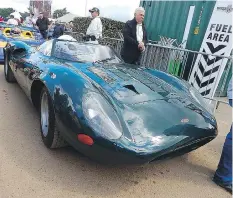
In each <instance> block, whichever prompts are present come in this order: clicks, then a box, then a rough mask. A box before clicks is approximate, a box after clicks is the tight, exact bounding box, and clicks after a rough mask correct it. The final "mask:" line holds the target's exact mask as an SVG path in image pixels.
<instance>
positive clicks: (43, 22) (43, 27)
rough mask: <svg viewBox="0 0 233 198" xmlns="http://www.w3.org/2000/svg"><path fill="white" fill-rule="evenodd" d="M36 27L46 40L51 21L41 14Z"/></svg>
mask: <svg viewBox="0 0 233 198" xmlns="http://www.w3.org/2000/svg"><path fill="white" fill-rule="evenodd" d="M36 25H37V27H38V29H39V31H40V33H41V35H42V37H43V38H44V39H47V37H48V28H49V19H48V18H46V17H45V16H44V14H43V13H42V12H40V15H39V18H38V19H37V21H36Z"/></svg>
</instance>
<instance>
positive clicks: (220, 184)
mask: <svg viewBox="0 0 233 198" xmlns="http://www.w3.org/2000/svg"><path fill="white" fill-rule="evenodd" d="M213 181H214V183H216V184H217V185H218V186H220V187H222V188H224V189H225V190H226V191H228V192H229V193H231V194H232V184H224V183H223V182H221V181H219V180H218V179H215V178H213Z"/></svg>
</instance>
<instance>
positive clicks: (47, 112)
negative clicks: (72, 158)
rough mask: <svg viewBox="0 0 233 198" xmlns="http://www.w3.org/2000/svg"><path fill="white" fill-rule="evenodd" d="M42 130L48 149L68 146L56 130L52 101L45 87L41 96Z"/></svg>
mask: <svg viewBox="0 0 233 198" xmlns="http://www.w3.org/2000/svg"><path fill="white" fill-rule="evenodd" d="M40 129H41V136H42V140H43V142H44V144H45V145H46V147H48V148H59V147H63V146H66V145H67V143H66V142H65V140H64V139H63V137H62V136H61V134H60V132H59V131H58V130H57V128H56V122H55V114H54V108H53V104H52V99H51V97H50V95H49V92H48V90H47V89H46V88H45V87H44V88H43V89H42V91H41V96H40Z"/></svg>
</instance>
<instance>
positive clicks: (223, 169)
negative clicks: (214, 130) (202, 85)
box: [213, 78, 232, 193]
mask: <svg viewBox="0 0 233 198" xmlns="http://www.w3.org/2000/svg"><path fill="white" fill-rule="evenodd" d="M227 97H228V99H229V104H230V106H231V107H232V78H231V80H230V83H229V85H228V89H227ZM213 181H214V182H215V183H216V184H217V185H219V186H221V187H223V188H224V189H226V190H227V191H228V192H230V193H232V127H231V129H230V132H229V133H228V134H227V137H226V140H225V143H224V145H223V150H222V155H221V158H220V161H219V164H218V169H217V170H216V172H215V175H214V178H213Z"/></svg>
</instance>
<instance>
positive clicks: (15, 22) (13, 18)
mask: <svg viewBox="0 0 233 198" xmlns="http://www.w3.org/2000/svg"><path fill="white" fill-rule="evenodd" d="M7 24H8V25H19V23H18V21H17V20H16V19H15V17H14V15H10V19H8V21H7Z"/></svg>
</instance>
